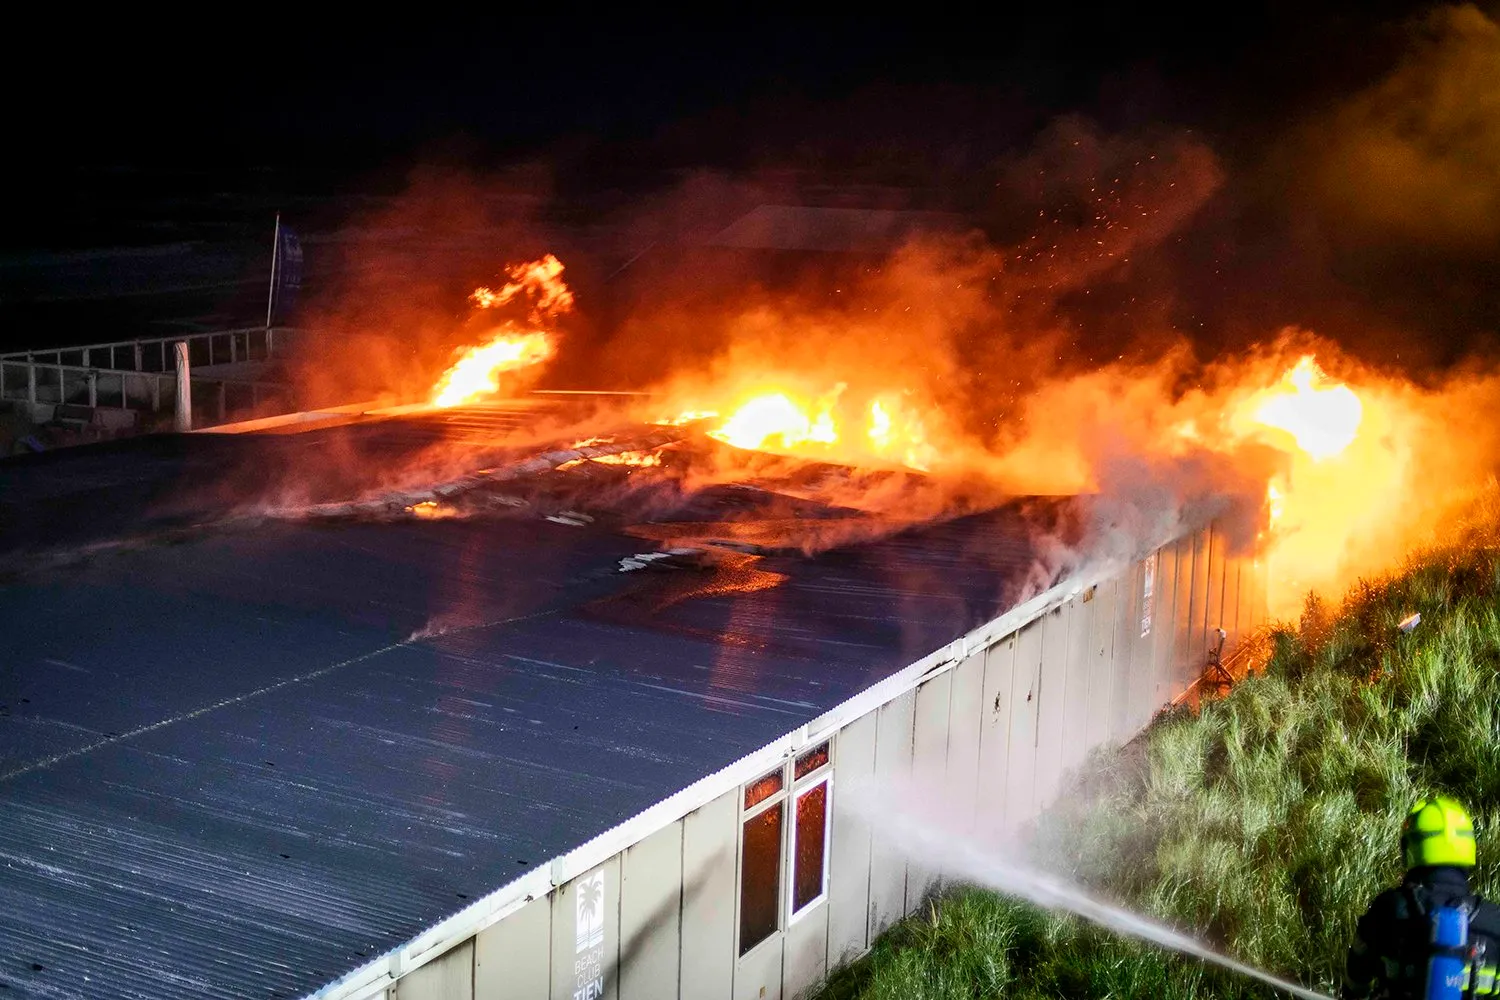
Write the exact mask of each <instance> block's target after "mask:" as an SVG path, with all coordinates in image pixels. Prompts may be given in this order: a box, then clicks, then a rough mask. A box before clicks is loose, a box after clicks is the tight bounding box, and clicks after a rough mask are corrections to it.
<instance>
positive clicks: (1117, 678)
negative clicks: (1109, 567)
mask: <svg viewBox="0 0 1500 1000" xmlns="http://www.w3.org/2000/svg"><path fill="white" fill-rule="evenodd" d="M1154 560H1155V556H1152V557H1151V560H1150V561H1154ZM1145 568H1146V567H1145V563H1136V564H1135V565H1134V566H1133V567H1132V569H1131V571H1130V573H1128V574H1126V575H1125V576H1124V577H1122V578H1121V580H1120V585H1119V590H1118V591H1117V592H1116V595H1115V631H1114V665H1113V667H1112V669H1111V670H1110V688H1111V690H1112V692H1113V693H1112V695H1111V696H1110V704H1111V709H1110V723H1109V725H1110V739H1111V742H1113V743H1126V742H1128V741H1129V740H1130V738H1131V737H1132V736H1134V735H1135V732H1136V727H1135V726H1134V725H1133V724H1132V722H1133V720H1132V719H1131V716H1130V713H1131V705H1132V704H1133V701H1134V697H1135V685H1136V684H1137V683H1139V681H1138V678H1137V675H1138V673H1139V671H1140V667H1139V665H1138V664H1137V663H1136V659H1137V656H1136V653H1137V651H1138V650H1139V649H1140V648H1141V644H1142V643H1143V642H1150V638H1149V636H1148V637H1147V638H1146V639H1142V638H1141V637H1140V634H1141V619H1142V616H1143V615H1144V614H1145V603H1146V601H1145V597H1144V588H1145ZM1152 600H1153V604H1152V607H1153V608H1154V606H1155V605H1154V600H1155V598H1154V596H1153V598H1152Z"/></svg>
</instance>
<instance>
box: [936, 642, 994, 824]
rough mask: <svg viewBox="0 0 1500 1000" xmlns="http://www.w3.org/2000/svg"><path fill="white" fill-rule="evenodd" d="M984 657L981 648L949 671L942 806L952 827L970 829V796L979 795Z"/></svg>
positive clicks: (983, 709)
mask: <svg viewBox="0 0 1500 1000" xmlns="http://www.w3.org/2000/svg"><path fill="white" fill-rule="evenodd" d="M984 660H985V653H984V652H983V651H982V650H981V651H980V652H978V653H974V654H972V655H970V656H969V658H968V659H966V660H964V661H963V662H962V663H960V664H959V665H958V666H956V667H954V668H953V671H952V677H953V681H952V685H953V687H952V691H951V693H950V694H949V697H948V768H947V777H946V780H945V781H944V783H943V805H944V808H945V809H946V811H947V814H948V815H949V817H951V819H952V822H953V825H954V827H955V828H956V829H958V830H961V831H963V832H965V833H967V832H970V831H972V830H973V828H974V814H975V808H974V798H975V796H976V795H977V794H979V733H980V729H981V728H982V726H983V725H984V716H985V705H984Z"/></svg>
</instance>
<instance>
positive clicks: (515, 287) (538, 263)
mask: <svg viewBox="0 0 1500 1000" xmlns="http://www.w3.org/2000/svg"><path fill="white" fill-rule="evenodd" d="M505 273H506V275H507V276H509V277H510V281H509V282H507V283H506V284H505V285H503V286H502V287H501V288H500V290H499V291H496V290H494V289H493V288H488V287H485V286H481V287H479V288H476V289H474V291H473V293H472V294H471V295H470V296H469V301H470V302H472V303H474V305H475V306H476V307H477V308H479V309H496V308H499V307H500V306H503V305H507V304H508V303H510V302H512V301H513V300H514V299H516V297H517V296H520V295H522V294H523V293H524V294H526V295H528V296H530V297H531V299H532V306H531V315H530V319H531V322H533V323H537V324H540V323H543V322H545V321H546V320H548V319H551V318H553V317H556V316H560V315H562V314H563V313H566V312H570V311H571V310H572V308H573V293H572V292H571V291H569V290H568V286H567V285H566V284H564V283H563V280H562V273H563V264H562V261H560V260H558V259H557V258H556V257H554V256H553V255H552V254H550V253H549V254H547V255H546V256H545V257H543V258H542V259H541V260H533V261H527V262H526V263H523V264H512V265H511V266H510V267H508V268H506V269H505Z"/></svg>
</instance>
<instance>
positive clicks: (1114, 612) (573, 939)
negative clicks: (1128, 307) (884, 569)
mask: <svg viewBox="0 0 1500 1000" xmlns="http://www.w3.org/2000/svg"><path fill="white" fill-rule="evenodd" d="M1228 553H1229V548H1228V544H1227V541H1226V539H1225V538H1224V537H1223V535H1222V533H1221V532H1219V531H1218V530H1217V528H1214V527H1209V528H1206V529H1204V530H1202V531H1199V532H1197V533H1196V534H1193V535H1190V536H1185V537H1183V538H1179V539H1177V540H1176V541H1174V542H1172V543H1170V544H1168V545H1164V546H1163V547H1162V548H1161V549H1159V550H1158V551H1157V552H1155V553H1153V554H1152V555H1151V556H1150V557H1149V558H1147V559H1146V560H1144V561H1142V562H1139V563H1136V564H1134V565H1133V566H1131V567H1130V568H1129V569H1128V570H1127V571H1125V572H1122V573H1120V574H1119V575H1117V576H1116V577H1115V578H1113V579H1111V580H1107V581H1105V582H1103V583H1100V584H1098V585H1096V586H1093V587H1090V588H1088V589H1087V590H1083V591H1081V592H1079V593H1076V594H1074V595H1072V596H1071V597H1069V598H1068V599H1067V600H1065V601H1059V602H1056V603H1055V605H1054V606H1050V607H1046V608H1045V609H1043V610H1042V611H1041V612H1040V613H1039V614H1037V615H1035V616H1034V617H1032V618H1031V619H1030V620H1029V621H1026V622H1025V623H1024V624H1021V625H1020V627H1018V628H1015V629H1014V630H1012V631H1010V632H1009V633H1008V634H1004V635H1001V636H999V637H998V638H995V639H994V640H993V641H989V642H987V643H986V644H985V645H984V646H983V648H979V649H971V650H969V651H968V652H967V654H966V655H963V656H962V657H960V658H957V659H955V660H950V661H946V662H943V663H940V664H938V665H937V666H936V667H935V668H933V669H932V670H931V671H930V672H929V674H928V675H926V676H923V677H922V678H920V679H919V680H918V682H917V683H916V684H915V685H914V686H909V687H907V688H906V689H904V690H901V691H899V692H897V693H894V694H893V696H892V697H890V698H889V699H887V700H885V701H884V702H883V703H880V704H878V705H876V706H874V707H872V708H871V709H869V710H868V711H864V712H863V714H860V715H858V716H857V717H854V718H849V719H846V720H843V721H840V722H838V723H837V724H836V726H834V727H833V728H832V729H831V730H830V731H826V732H808V733H806V737H807V738H806V740H805V742H804V743H803V744H802V745H801V746H798V747H796V748H794V749H790V750H788V751H787V752H784V753H783V754H782V755H781V758H780V759H781V760H782V761H783V763H782V764H779V765H778V764H770V765H768V767H767V769H766V771H765V773H767V774H769V773H771V772H774V771H775V770H776V769H777V768H778V767H781V768H783V769H784V770H783V774H784V780H785V783H786V787H785V789H784V790H783V791H782V792H781V793H780V794H782V795H783V796H784V803H783V804H784V808H785V812H784V813H783V816H784V817H785V819H784V820H783V822H784V824H793V823H795V822H796V816H797V815H798V812H797V810H798V808H799V806H798V803H799V802H800V799H799V798H798V794H799V788H805V787H807V786H806V785H799V784H798V783H797V781H796V779H794V777H793V773H794V772H793V768H794V763H793V762H794V761H799V760H800V758H798V757H797V756H796V755H797V754H800V753H803V752H804V750H805V748H806V747H816V746H820V745H821V744H822V742H823V741H827V742H828V743H829V747H830V751H829V752H830V755H831V764H829V765H826V766H825V767H826V769H825V770H824V771H821V772H815V773H814V778H812V779H807V780H817V779H816V775H817V774H820V773H821V774H825V775H831V777H829V778H828V779H827V780H828V785H827V786H826V788H825V795H826V796H827V798H826V800H825V801H826V803H827V814H826V824H827V829H826V848H825V857H826V877H825V880H824V895H823V896H822V897H821V898H820V899H819V900H818V901H817V902H815V903H813V904H810V905H807V906H806V907H805V908H804V909H802V910H801V911H799V912H797V913H795V914H793V913H791V912H790V909H789V907H783V910H782V912H781V914H780V917H779V918H778V925H779V928H778V929H777V930H776V931H775V932H774V933H772V934H771V935H770V936H769V937H768V938H766V939H765V940H763V941H760V942H759V943H758V944H755V945H754V947H752V948H749V949H748V950H744V953H743V954H741V951H742V949H741V948H740V947H739V937H740V930H741V911H740V905H741V886H742V879H743V878H744V877H745V865H746V861H745V847H744V834H742V825H743V824H744V823H746V821H747V819H748V818H750V817H752V816H753V815H754V813H753V811H752V810H753V808H761V809H764V808H765V807H764V805H762V806H759V807H752V806H750V805H748V804H747V803H746V800H745V790H746V789H747V788H748V787H749V786H750V781H753V780H754V777H753V776H752V777H751V779H750V780H749V781H747V782H746V783H745V784H741V785H737V786H735V787H733V788H729V789H728V790H726V791H724V792H722V793H721V794H718V795H717V796H715V797H713V798H711V799H709V800H708V801H706V802H704V803H703V804H702V805H700V806H698V807H697V808H695V809H692V810H691V811H688V812H687V813H686V814H685V815H682V816H681V817H680V818H678V819H675V820H673V821H671V822H668V823H666V824H664V825H662V826H661V827H660V828H659V829H657V830H656V831H655V832H653V833H651V834H650V835H649V836H646V837H644V838H643V839H640V840H638V841H637V842H635V843H633V844H631V845H630V846H628V847H626V848H625V849H624V850H623V851H621V852H620V853H619V854H616V855H615V856H613V857H611V858H608V859H607V860H605V861H603V862H602V863H599V864H596V865H594V866H593V867H591V868H589V869H588V870H587V871H582V872H578V873H576V874H572V875H570V876H569V877H567V878H566V879H565V880H563V881H561V882H560V884H557V885H555V886H554V887H553V888H552V890H551V891H550V892H547V893H546V894H545V895H541V896H539V897H538V898H535V899H530V900H529V901H526V902H524V904H523V905H520V906H519V907H518V908H515V909H513V910H511V911H509V912H507V913H506V914H505V915H504V916H503V918H501V919H499V920H498V921H497V922H494V923H492V924H490V925H489V926H487V927H485V928H484V929H483V930H480V931H479V932H478V933H477V934H476V935H474V936H471V937H469V938H467V939H466V940H462V941H460V942H458V943H457V944H456V945H455V946H453V947H451V948H448V949H446V950H441V951H440V953H439V955H438V957H436V958H435V959H432V960H430V961H425V963H424V964H422V965H421V966H420V967H419V968H416V969H415V970H414V971H411V972H410V973H408V974H406V975H404V976H401V977H400V978H398V979H397V980H396V981H395V983H394V984H393V985H386V986H385V987H384V988H385V990H386V992H387V994H388V995H389V996H390V997H393V998H399V1000H412V998H421V1000H521V998H533V997H550V998H552V1000H596V998H599V1000H645V998H664V997H679V998H681V1000H700V998H713V997H722V998H725V1000H730V998H733V1000H780V998H786V1000H792V998H795V997H799V996H802V995H805V994H806V993H807V992H809V991H810V990H812V989H813V988H815V987H816V986H817V985H818V984H819V983H820V982H821V981H822V980H823V978H824V977H825V976H826V974H827V972H828V970H830V969H833V968H836V967H838V966H839V965H842V964H844V963H846V962H848V961H850V960H852V959H854V958H856V957H858V956H859V955H861V954H862V953H864V952H865V951H866V950H867V949H868V948H869V947H870V945H871V944H872V943H873V942H874V940H875V938H876V937H878V936H879V935H880V934H881V933H882V932H883V931H885V930H886V929H887V928H889V927H890V926H891V925H892V924H893V923H895V922H896V921H898V920H900V919H901V918H902V917H903V916H905V915H907V914H909V913H912V912H914V911H915V910H916V909H917V908H918V907H920V906H921V905H922V903H923V901H924V900H925V899H926V898H927V897H928V896H929V895H930V894H931V893H932V892H933V891H934V890H935V889H936V888H937V887H938V886H939V885H940V884H941V881H942V878H943V876H944V873H943V872H942V871H941V869H940V868H938V867H936V866H934V865H932V864H927V863H924V862H922V861H921V860H920V859H918V860H915V861H908V860H907V859H906V858H904V857H903V856H902V855H901V854H900V853H899V852H898V851H896V850H895V849H893V848H892V847H891V846H890V845H889V844H887V843H884V842H882V841H880V840H879V839H876V840H874V842H873V843H872V838H871V834H870V831H869V828H868V826H867V825H866V824H865V823H864V822H862V821H860V820H859V819H857V818H856V816H855V815H854V812H853V810H852V809H851V808H850V807H849V805H848V803H847V800H845V799H841V798H840V794H839V793H840V789H841V788H845V787H851V786H854V785H857V784H858V783H859V782H861V781H864V780H866V779H870V778H872V777H873V778H876V779H883V780H889V781H892V782H897V783H899V782H902V781H906V780H908V779H915V782H916V783H918V784H920V787H922V788H924V789H927V790H930V791H932V792H934V793H935V794H940V795H941V798H942V800H943V802H944V808H946V809H948V810H949V811H950V812H951V813H952V816H950V817H949V818H950V821H951V822H955V823H957V824H958V825H960V826H963V827H970V828H973V829H976V830H979V831H984V832H991V833H993V832H1004V831H1012V830H1015V829H1016V828H1017V827H1019V826H1020V825H1021V824H1024V823H1025V822H1026V821H1027V820H1030V819H1032V818H1034V817H1035V816H1036V815H1037V814H1038V813H1040V812H1041V811H1042V810H1044V809H1045V808H1046V807H1047V806H1048V805H1049V804H1050V803H1051V802H1052V801H1054V800H1055V798H1056V797H1057V795H1058V794H1059V792H1060V791H1061V790H1062V789H1063V788H1064V787H1066V784H1067V782H1068V781H1069V779H1070V777H1071V775H1072V774H1073V773H1074V772H1075V771H1076V770H1077V769H1078V767H1079V766H1080V765H1081V764H1082V763H1083V762H1084V760H1085V758H1086V756H1087V755H1088V753H1089V752H1090V751H1091V750H1094V749H1096V748H1099V747H1107V746H1110V745H1118V744H1121V743H1123V742H1125V741H1127V740H1129V739H1131V738H1133V737H1134V736H1135V735H1136V734H1137V733H1139V732H1140V731H1141V730H1142V729H1143V728H1144V727H1145V726H1146V725H1147V724H1148V723H1149V722H1150V720H1151V719H1152V718H1153V717H1154V716H1155V715H1156V713H1157V712H1158V711H1160V710H1161V709H1162V708H1163V707H1165V706H1166V705H1168V704H1169V703H1170V702H1171V701H1172V700H1173V699H1174V698H1176V697H1178V696H1180V695H1181V694H1182V693H1183V692H1184V691H1185V690H1186V689H1187V688H1188V687H1189V686H1190V685H1191V684H1192V683H1193V682H1194V681H1195V680H1196V679H1197V677H1199V676H1200V675H1201V673H1202V671H1203V668H1204V666H1205V663H1206V660H1207V657H1208V655H1209V652H1210V650H1212V649H1214V648H1215V647H1216V646H1217V644H1218V630H1219V629H1223V630H1224V632H1225V635H1226V638H1225V643H1226V645H1225V649H1226V651H1227V650H1229V649H1232V648H1233V647H1234V645H1235V644H1236V643H1237V642H1239V641H1240V640H1241V639H1242V638H1243V637H1244V636H1246V635H1247V634H1249V632H1250V631H1251V630H1253V629H1254V628H1256V627H1258V626H1259V625H1261V624H1263V623H1264V621H1265V618H1266V614H1265V577H1264V571H1263V567H1261V566H1259V565H1257V564H1256V563H1255V562H1254V561H1253V560H1248V559H1242V558H1238V557H1231V556H1229V554H1228ZM796 766H797V767H799V768H800V764H797V765H796ZM794 847H795V845H794V842H793V840H792V837H791V835H790V833H788V834H787V836H786V839H785V840H784V841H783V847H782V850H781V857H780V869H779V876H773V877H779V878H780V888H779V890H778V891H779V894H780V895H779V898H780V899H781V900H782V902H789V901H790V899H791V896H790V895H789V892H790V886H791V883H792V880H793V878H794V874H795V868H794V862H793V860H792V856H791V855H792V852H793V849H794ZM800 863H801V862H798V864H800ZM809 870H811V869H809ZM750 871H751V872H756V871H759V869H758V868H755V867H751V869H750ZM750 940H753V939H750ZM433 950H434V951H439V949H436V948H434V949H433ZM424 958H425V956H424ZM350 995H351V996H352V995H353V994H350ZM360 995H361V996H364V995H370V996H379V995H381V994H380V992H378V991H372V992H370V993H369V994H360Z"/></svg>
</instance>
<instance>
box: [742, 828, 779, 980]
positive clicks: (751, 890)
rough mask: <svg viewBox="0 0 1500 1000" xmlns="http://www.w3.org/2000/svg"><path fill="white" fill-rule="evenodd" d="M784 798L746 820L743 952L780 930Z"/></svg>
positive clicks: (743, 869)
mask: <svg viewBox="0 0 1500 1000" xmlns="http://www.w3.org/2000/svg"><path fill="white" fill-rule="evenodd" d="M785 808H786V801H785V800H784V799H783V800H781V801H778V802H777V803H776V804H775V805H772V806H770V807H769V808H767V809H763V810H761V811H760V812H759V813H757V814H756V815H755V816H753V817H751V818H750V819H747V820H745V827H744V834H745V853H744V857H743V859H742V860H741V862H740V954H741V955H743V954H745V953H746V952H748V951H749V950H750V949H751V948H754V947H755V946H756V945H758V944H760V943H761V942H762V941H764V940H765V939H766V938H768V937H770V936H771V935H772V934H775V933H776V931H777V930H778V927H777V920H776V916H777V914H776V910H777V908H778V903H779V900H780V898H781V828H782V825H783V824H782V822H781V816H782V812H783V811H784V810H785Z"/></svg>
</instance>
